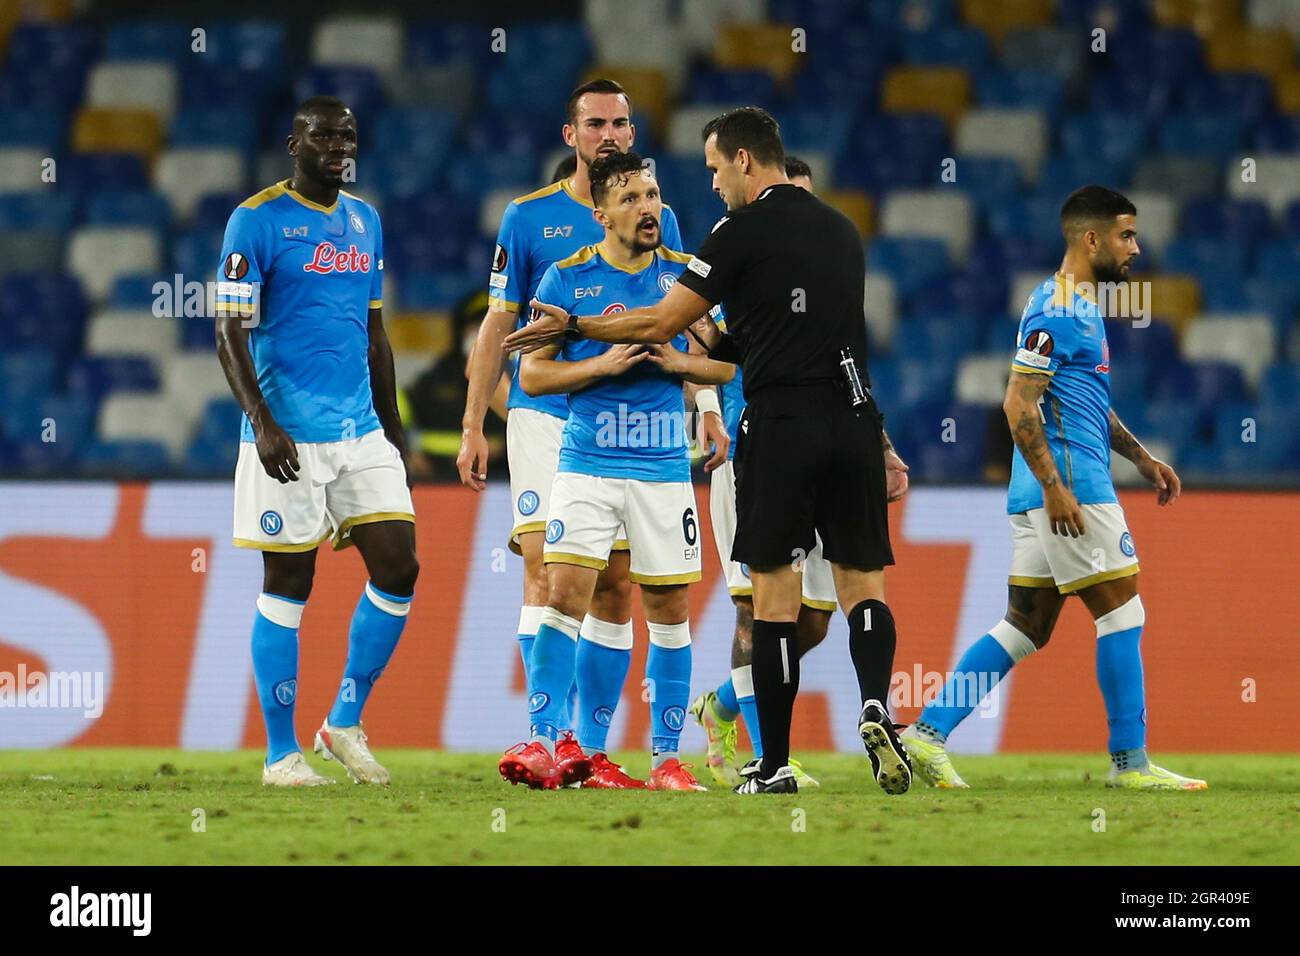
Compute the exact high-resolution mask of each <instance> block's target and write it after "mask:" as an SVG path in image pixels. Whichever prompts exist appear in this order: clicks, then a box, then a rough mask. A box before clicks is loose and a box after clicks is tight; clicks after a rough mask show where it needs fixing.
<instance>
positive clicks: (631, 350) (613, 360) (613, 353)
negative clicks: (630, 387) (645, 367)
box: [600, 345, 650, 375]
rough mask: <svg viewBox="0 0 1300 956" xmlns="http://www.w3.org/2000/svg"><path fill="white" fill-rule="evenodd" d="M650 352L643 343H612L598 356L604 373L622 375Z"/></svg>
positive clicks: (643, 359) (647, 356)
mask: <svg viewBox="0 0 1300 956" xmlns="http://www.w3.org/2000/svg"><path fill="white" fill-rule="evenodd" d="M649 356H650V353H649V352H647V351H646V350H645V346H644V345H612V346H610V347H609V348H608V349H606V350H605V351H604V352H603V353H602V354H601V356H600V362H601V368H602V369H604V372H605V374H606V375H622V374H623V373H624V372H626V371H627V370H628V369H630V368H631V367H632V366H633V365H640V364H641V363H642V362H644V361H645V360H646V359H647V358H649Z"/></svg>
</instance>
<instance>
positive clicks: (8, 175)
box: [0, 147, 57, 192]
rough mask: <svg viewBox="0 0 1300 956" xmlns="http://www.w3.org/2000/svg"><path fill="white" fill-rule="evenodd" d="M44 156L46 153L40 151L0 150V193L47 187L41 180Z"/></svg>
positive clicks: (8, 148)
mask: <svg viewBox="0 0 1300 956" xmlns="http://www.w3.org/2000/svg"><path fill="white" fill-rule="evenodd" d="M46 156H47V154H46V152H45V151H44V150H40V149H26V148H13V147H7V148H3V149H0V192H23V191H27V190H40V189H44V188H45V187H47V186H48V185H49V184H48V183H46V182H43V181H42V179H41V173H42V171H43V170H44V169H45V168H46V163H45V159H46ZM55 168H56V169H57V167H55Z"/></svg>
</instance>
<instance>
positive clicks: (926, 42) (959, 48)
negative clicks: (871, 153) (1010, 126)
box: [796, 21, 989, 75]
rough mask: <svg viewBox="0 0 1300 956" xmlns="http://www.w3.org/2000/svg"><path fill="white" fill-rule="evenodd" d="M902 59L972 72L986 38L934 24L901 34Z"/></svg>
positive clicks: (979, 66) (984, 53)
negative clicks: (921, 30) (922, 30)
mask: <svg viewBox="0 0 1300 956" xmlns="http://www.w3.org/2000/svg"><path fill="white" fill-rule="evenodd" d="M796 22H799V21H796ZM902 46H903V59H904V60H906V61H907V62H908V63H911V64H914V65H916V66H956V67H961V68H962V69H964V70H966V71H968V72H969V73H971V74H972V75H974V74H976V73H978V72H980V71H981V70H983V69H984V67H985V64H987V62H988V58H989V38H988V36H986V35H985V33H984V31H982V30H977V29H974V28H972V27H954V26H947V25H943V26H938V27H937V28H936V29H932V30H926V31H924V32H913V31H908V32H905V33H904V34H903V35H902Z"/></svg>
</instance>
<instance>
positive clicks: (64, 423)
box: [3, 395, 95, 448]
mask: <svg viewBox="0 0 1300 956" xmlns="http://www.w3.org/2000/svg"><path fill="white" fill-rule="evenodd" d="M3 415H4V427H3V431H4V435H5V440H6V441H13V442H23V441H46V440H49V441H54V442H59V443H62V444H65V445H70V446H72V447H74V448H78V447H81V446H83V445H85V443H86V441H87V440H88V439H89V438H90V437H91V434H92V432H93V431H94V427H95V403H94V402H93V401H92V400H90V399H88V398H86V397H84V396H79V395H38V396H31V397H30V401H17V402H13V403H8V404H6V405H5V407H4V411H3Z"/></svg>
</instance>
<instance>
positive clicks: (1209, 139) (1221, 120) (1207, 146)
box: [1156, 113, 1245, 164]
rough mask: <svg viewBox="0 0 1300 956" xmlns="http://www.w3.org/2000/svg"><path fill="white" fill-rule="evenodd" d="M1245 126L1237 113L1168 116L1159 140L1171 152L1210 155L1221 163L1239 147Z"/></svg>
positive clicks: (1188, 154)
mask: <svg viewBox="0 0 1300 956" xmlns="http://www.w3.org/2000/svg"><path fill="white" fill-rule="evenodd" d="M1244 129H1245V127H1244V124H1243V122H1242V119H1241V117H1240V116H1239V115H1238V114H1236V113H1187V114H1182V115H1174V116H1169V117H1166V118H1165V119H1164V120H1163V121H1162V122H1161V123H1160V125H1159V128H1158V130H1157V133H1156V141H1157V145H1159V147H1160V149H1161V150H1163V151H1164V152H1165V153H1168V154H1170V155H1177V156H1192V157H1208V158H1210V159H1212V160H1214V161H1215V163H1218V164H1222V163H1224V162H1226V161H1227V160H1228V159H1229V157H1231V156H1233V155H1235V154H1236V153H1237V152H1239V151H1240V149H1241V147H1242V145H1243V144H1244V141H1245V135H1244Z"/></svg>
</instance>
